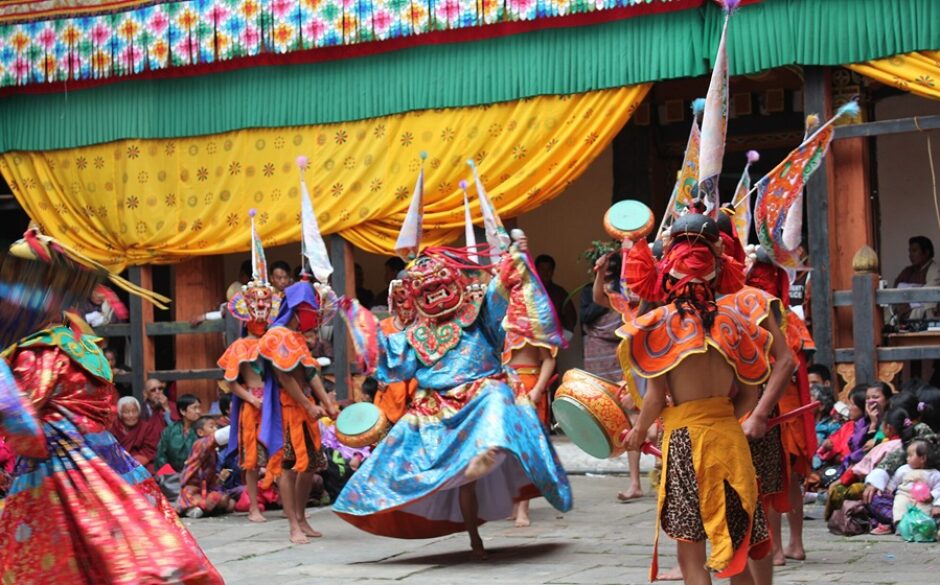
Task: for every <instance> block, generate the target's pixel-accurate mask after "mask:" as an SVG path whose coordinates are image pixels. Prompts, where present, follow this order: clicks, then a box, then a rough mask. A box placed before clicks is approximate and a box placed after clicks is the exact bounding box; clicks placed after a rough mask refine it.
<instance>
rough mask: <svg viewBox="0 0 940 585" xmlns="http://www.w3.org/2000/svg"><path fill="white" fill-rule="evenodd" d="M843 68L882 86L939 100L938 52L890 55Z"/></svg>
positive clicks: (939, 59)
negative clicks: (878, 82) (882, 84)
mask: <svg viewBox="0 0 940 585" xmlns="http://www.w3.org/2000/svg"><path fill="white" fill-rule="evenodd" d="M845 67H847V68H849V69H851V70H852V71H855V72H856V73H859V74H861V75H864V76H865V77H870V78H872V79H875V80H878V81H880V82H881V83H884V84H885V85H890V86H892V87H896V88H898V89H901V90H904V91H909V92H911V93H913V94H917V95H919V96H923V97H925V98H930V99H933V100H940V83H938V81H937V80H940V51H916V52H913V53H906V54H903V55H892V56H891V57H885V58H884V59H875V60H874V61H867V62H865V63H854V64H852V65H846V66H845Z"/></svg>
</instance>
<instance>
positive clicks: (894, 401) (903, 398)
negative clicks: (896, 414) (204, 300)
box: [888, 392, 919, 418]
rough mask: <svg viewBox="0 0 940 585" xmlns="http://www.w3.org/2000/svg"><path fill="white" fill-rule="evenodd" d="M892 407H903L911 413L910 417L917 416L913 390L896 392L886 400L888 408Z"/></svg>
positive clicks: (915, 396) (915, 398) (915, 397)
mask: <svg viewBox="0 0 940 585" xmlns="http://www.w3.org/2000/svg"><path fill="white" fill-rule="evenodd" d="M892 408H903V409H904V410H906V411H907V413H908V414H911V415H913V416H912V417H911V418H919V417H918V416H917V395H916V394H914V393H913V392H898V393H897V394H895V395H894V396H892V397H891V399H890V400H888V410H891V409H892Z"/></svg>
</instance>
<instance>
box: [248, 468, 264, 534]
mask: <svg viewBox="0 0 940 585" xmlns="http://www.w3.org/2000/svg"><path fill="white" fill-rule="evenodd" d="M245 489H247V490H248V521H249V522H266V521H267V520H266V519H265V517H264V515H263V514H262V513H261V507H260V506H259V505H258V470H257V469H249V470H247V471H245Z"/></svg>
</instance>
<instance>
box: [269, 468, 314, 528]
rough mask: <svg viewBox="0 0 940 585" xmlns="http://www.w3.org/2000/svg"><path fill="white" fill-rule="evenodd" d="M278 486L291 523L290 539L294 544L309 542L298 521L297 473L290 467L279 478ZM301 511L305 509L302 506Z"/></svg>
mask: <svg viewBox="0 0 940 585" xmlns="http://www.w3.org/2000/svg"><path fill="white" fill-rule="evenodd" d="M277 487H278V489H279V490H280V491H281V504H282V505H283V506H284V515H285V516H287V522H288V523H289V524H290V541H291V542H293V543H294V544H307V543H309V542H310V539H309V538H307V535H306V534H304V531H303V530H302V529H301V528H300V524H298V522H297V493H296V492H297V474H296V473H295V472H294V471H292V470H289V469H285V470H284V471H283V472H282V473H281V477H279V478H278V480H277ZM300 513H301V514H303V513H304V510H303V508H301V510H300Z"/></svg>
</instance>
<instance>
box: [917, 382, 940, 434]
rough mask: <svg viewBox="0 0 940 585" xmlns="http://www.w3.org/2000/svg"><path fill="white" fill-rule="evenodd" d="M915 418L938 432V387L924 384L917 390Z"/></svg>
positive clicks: (939, 395) (939, 407) (939, 419)
mask: <svg viewBox="0 0 940 585" xmlns="http://www.w3.org/2000/svg"><path fill="white" fill-rule="evenodd" d="M917 418H919V419H920V422H922V423H924V424H925V425H927V426H928V427H930V428H931V429H933V432H935V433H940V389H937V388H934V387H933V386H925V387H923V388H921V389H920V390H918V391H917Z"/></svg>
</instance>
